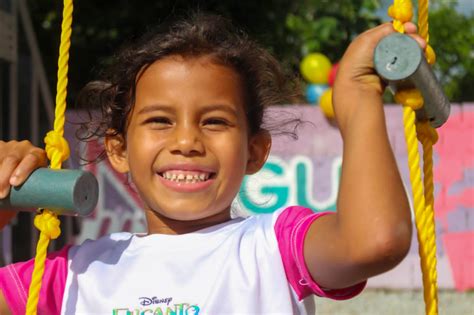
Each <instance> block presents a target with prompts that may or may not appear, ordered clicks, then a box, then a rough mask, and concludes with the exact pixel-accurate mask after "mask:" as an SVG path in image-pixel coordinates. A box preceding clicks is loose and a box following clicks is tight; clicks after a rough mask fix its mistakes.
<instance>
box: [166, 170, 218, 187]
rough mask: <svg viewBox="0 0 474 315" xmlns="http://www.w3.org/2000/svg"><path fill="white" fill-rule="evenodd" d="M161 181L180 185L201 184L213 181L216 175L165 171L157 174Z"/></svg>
mask: <svg viewBox="0 0 474 315" xmlns="http://www.w3.org/2000/svg"><path fill="white" fill-rule="evenodd" d="M158 175H160V176H161V177H162V178H163V179H165V180H167V181H170V182H175V183H182V184H196V183H203V182H206V181H208V180H209V179H213V178H215V176H216V173H208V172H196V171H192V172H190V171H166V172H162V173H158Z"/></svg>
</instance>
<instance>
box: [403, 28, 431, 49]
mask: <svg viewBox="0 0 474 315" xmlns="http://www.w3.org/2000/svg"><path fill="white" fill-rule="evenodd" d="M403 26H404V27H405V33H406V34H407V35H409V36H410V37H411V38H413V39H414V40H416V41H417V43H418V45H420V47H421V48H422V49H425V48H426V41H425V40H424V39H423V38H422V37H421V36H420V35H418V34H417V31H418V30H417V27H416V25H415V24H413V23H412V22H407V23H405V24H403Z"/></svg>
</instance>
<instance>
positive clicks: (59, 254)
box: [0, 246, 71, 314]
mask: <svg viewBox="0 0 474 315" xmlns="http://www.w3.org/2000/svg"><path fill="white" fill-rule="evenodd" d="M70 248H71V246H66V247H64V248H63V249H61V250H60V251H56V252H52V253H49V254H48V256H47V258H46V262H45V269H44V275H43V282H42V287H41V291H40V297H39V301H38V310H41V311H42V313H44V314H59V312H60V310H61V302H62V298H63V293H64V290H63V289H64V287H65V283H66V278H67V271H68V252H69V249H70ZM33 268H34V259H31V260H28V261H24V262H18V263H14V264H10V265H7V266H5V267H3V268H0V291H1V292H2V293H3V295H4V298H5V300H6V302H7V304H8V306H9V308H10V310H11V311H12V312H13V314H24V313H25V312H26V302H27V299H28V291H29V287H30V283H31V276H32V273H33Z"/></svg>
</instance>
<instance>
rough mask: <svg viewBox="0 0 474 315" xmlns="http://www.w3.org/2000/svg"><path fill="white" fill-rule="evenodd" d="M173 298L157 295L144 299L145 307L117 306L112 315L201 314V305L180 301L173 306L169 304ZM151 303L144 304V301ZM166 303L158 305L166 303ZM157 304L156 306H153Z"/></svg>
mask: <svg viewBox="0 0 474 315" xmlns="http://www.w3.org/2000/svg"><path fill="white" fill-rule="evenodd" d="M172 299H173V298H164V299H158V298H155V297H152V298H146V300H145V299H142V297H141V298H140V304H141V305H142V306H143V307H139V308H137V307H131V308H128V307H117V308H114V309H113V310H112V315H199V312H200V311H201V309H200V307H199V306H197V305H195V304H189V303H179V304H174V305H172V306H170V305H169V303H170V302H171V300H172ZM143 302H144V303H150V304H147V305H143V304H142V303H143ZM164 303H167V304H166V305H158V306H157V304H164ZM153 305H155V306H153Z"/></svg>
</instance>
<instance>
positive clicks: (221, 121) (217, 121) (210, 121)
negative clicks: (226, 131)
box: [204, 118, 228, 126]
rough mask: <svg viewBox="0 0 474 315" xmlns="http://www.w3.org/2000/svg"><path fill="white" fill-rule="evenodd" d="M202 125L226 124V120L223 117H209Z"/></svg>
mask: <svg viewBox="0 0 474 315" xmlns="http://www.w3.org/2000/svg"><path fill="white" fill-rule="evenodd" d="M204 125H222V126H225V125H228V123H227V121H226V120H225V119H221V118H209V119H206V120H205V121H204Z"/></svg>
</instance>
